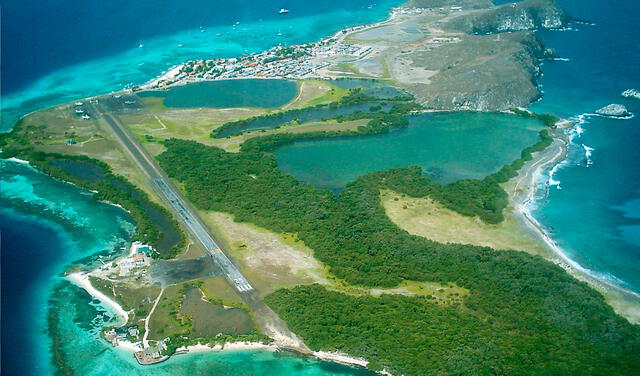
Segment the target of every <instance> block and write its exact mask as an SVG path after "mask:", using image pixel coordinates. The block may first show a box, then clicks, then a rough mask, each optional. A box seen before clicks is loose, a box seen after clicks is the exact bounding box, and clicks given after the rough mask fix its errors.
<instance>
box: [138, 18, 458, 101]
mask: <svg viewBox="0 0 640 376" xmlns="http://www.w3.org/2000/svg"><path fill="white" fill-rule="evenodd" d="M461 10H462V7H459V6H452V7H448V8H439V9H435V10H434V9H423V8H404V7H402V8H395V9H393V10H392V13H391V16H390V18H389V20H388V21H391V20H393V19H396V18H398V17H400V16H415V15H420V14H422V13H424V12H430V11H431V12H433V11H436V12H443V13H446V12H451V11H461ZM388 21H387V22H388ZM368 27H370V26H368V25H360V26H354V27H349V28H345V29H343V30H340V31H339V32H337V33H336V34H334V35H333V36H331V37H329V38H325V39H322V40H320V41H319V42H315V43H307V44H300V45H288V46H281V45H280V46H275V47H273V48H271V49H269V50H267V51H264V52H261V53H256V54H250V55H246V56H241V57H238V58H227V59H222V58H221V59H205V60H191V61H187V62H185V63H183V64H180V65H177V66H175V67H173V68H171V69H170V70H169V71H167V72H166V73H165V74H163V75H161V76H160V77H158V78H156V79H154V80H152V81H150V82H148V83H147V84H145V85H142V86H140V87H139V88H136V90H152V89H164V88H168V87H171V86H175V85H182V84H186V83H189V82H198V81H214V80H228V79H237V78H288V79H303V78H310V77H332V76H334V75H335V74H333V73H332V72H331V71H329V70H328V69H327V68H329V67H330V66H331V65H333V64H335V63H352V62H354V61H357V60H360V59H363V58H365V57H367V56H369V55H374V54H376V53H378V52H380V50H382V49H384V47H379V46H378V47H377V46H376V45H375V44H374V43H371V44H364V45H363V44H356V43H348V42H345V39H346V37H347V36H349V35H352V34H353V33H355V32H359V31H362V30H366V29H367V28H368ZM451 41H454V42H455V41H456V39H455V38H453V39H450V38H439V37H434V38H433V40H432V41H431V42H432V43H433V44H439V43H444V42H451Z"/></svg>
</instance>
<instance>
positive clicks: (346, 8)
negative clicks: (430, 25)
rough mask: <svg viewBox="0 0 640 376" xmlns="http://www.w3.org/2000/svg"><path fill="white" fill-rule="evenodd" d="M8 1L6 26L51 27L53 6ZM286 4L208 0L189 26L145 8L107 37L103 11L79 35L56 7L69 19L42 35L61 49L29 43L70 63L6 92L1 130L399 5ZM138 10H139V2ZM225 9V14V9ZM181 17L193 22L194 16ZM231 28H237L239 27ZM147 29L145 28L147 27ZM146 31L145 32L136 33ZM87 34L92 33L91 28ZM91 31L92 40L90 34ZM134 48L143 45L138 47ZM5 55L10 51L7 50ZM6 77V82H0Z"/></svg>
mask: <svg viewBox="0 0 640 376" xmlns="http://www.w3.org/2000/svg"><path fill="white" fill-rule="evenodd" d="M8 2H9V3H16V4H11V5H12V7H8V6H7V7H5V9H6V10H5V12H3V20H7V18H9V17H11V16H14V17H16V19H17V17H18V16H24V22H25V23H29V22H31V20H32V19H34V18H38V17H40V16H41V17H42V22H45V23H46V22H50V23H52V21H46V19H47V18H48V17H50V15H49V13H48V11H49V8H53V7H54V6H53V5H51V4H49V5H47V4H45V5H42V6H37V5H36V4H33V5H31V6H30V7H34V9H33V10H32V11H31V13H30V14H29V13H27V14H22V13H23V11H18V9H20V8H24V6H23V5H21V4H20V2H17V1H11V0H8ZM287 2H288V3H290V4H284V3H283V4H282V5H280V4H276V5H273V4H268V3H262V2H257V3H256V4H251V2H239V1H237V2H225V4H224V6H223V5H220V6H216V5H215V2H213V3H211V4H208V5H207V6H206V7H205V8H204V9H203V11H202V12H203V13H202V14H201V15H200V17H195V18H194V21H193V23H191V24H190V26H189V27H187V25H189V23H188V22H185V21H184V20H175V17H180V16H181V15H182V14H181V12H180V11H174V10H171V9H168V8H167V11H166V12H163V7H162V6H160V8H158V6H156V5H153V3H152V5H151V6H150V7H151V8H152V9H153V11H152V13H149V14H153V19H152V21H153V22H149V20H146V19H145V20H144V21H140V20H137V19H124V20H121V22H120V23H119V24H118V25H117V27H116V28H113V29H112V31H111V32H108V30H109V29H101V28H100V23H101V22H103V20H104V16H103V15H100V10H98V9H96V10H95V11H96V12H98V15H93V14H88V15H87V17H94V16H96V17H97V18H96V21H95V23H94V24H91V25H85V26H86V27H88V28H89V30H86V31H85V32H84V33H83V30H77V29H76V25H78V20H77V18H76V15H75V14H74V13H75V10H74V8H73V7H74V5H73V4H68V6H66V7H65V6H62V5H61V6H60V9H56V11H57V12H58V13H56V14H55V16H56V17H59V18H62V19H64V18H65V17H66V18H68V21H67V22H66V23H65V24H63V25H59V26H58V30H56V29H53V30H48V31H47V33H49V34H54V35H56V34H60V35H66V34H68V35H69V36H68V38H67V39H64V40H61V41H57V42H58V43H59V45H58V46H57V47H56V45H53V44H49V45H47V44H44V45H41V43H43V42H42V41H39V40H36V39H38V36H35V37H32V38H29V41H30V42H31V43H33V46H32V48H33V49H34V50H37V49H39V48H49V49H59V50H60V51H62V50H64V51H67V50H69V51H68V52H67V53H68V56H69V60H68V63H67V64H60V65H61V66H60V67H59V68H57V69H55V70H53V71H51V72H48V73H47V74H46V75H42V76H39V77H37V78H35V79H31V80H29V84H28V85H27V86H25V87H23V88H21V89H19V90H14V91H11V92H9V93H4V92H3V94H2V124H1V125H0V130H2V129H7V128H9V127H10V126H11V125H12V124H13V123H14V122H15V121H16V120H17V119H18V118H19V117H20V116H22V115H24V114H26V113H28V112H31V111H34V110H37V109H41V108H44V107H48V106H53V105H56V104H60V103H65V102H69V101H72V100H74V99H78V98H83V97H87V96H90V95H97V94H102V93H105V92H109V91H113V90H120V89H122V88H124V87H127V86H129V85H139V84H142V83H144V82H146V81H148V80H151V79H152V78H154V77H155V76H157V75H159V74H160V73H162V72H165V71H167V70H169V69H170V68H171V67H172V66H174V65H176V64H179V63H182V62H184V61H186V60H190V59H200V58H218V57H234V56H239V55H243V54H247V53H253V52H259V51H263V50H265V49H268V48H270V47H273V46H275V45H278V44H297V43H307V42H312V41H316V40H318V39H320V38H323V37H327V36H329V35H331V34H333V33H335V32H336V31H338V30H340V29H341V28H344V27H346V26H353V25H359V24H365V23H371V22H376V21H380V20H383V19H385V18H386V17H387V15H388V12H389V9H390V8H391V7H393V6H397V5H400V4H401V3H402V1H399V0H384V1H378V2H376V4H375V5H374V4H372V3H370V2H369V1H364V0H348V1H345V2H342V3H341V4H339V5H336V4H333V3H332V2H327V1H321V2H316V3H314V4H308V5H304V4H303V3H298V2H292V1H287ZM71 3H73V2H71ZM116 3H118V4H120V3H121V5H120V6H119V7H120V9H119V10H115V9H112V10H110V11H111V12H118V13H117V14H112V15H111V17H113V18H114V19H119V18H122V17H123V16H122V15H121V14H120V12H122V14H123V15H126V14H127V12H124V11H123V10H124V9H128V8H129V7H130V6H131V4H130V3H127V2H124V1H120V0H118V1H117V2H116ZM141 3H142V2H141ZM7 5H9V4H7ZM115 5H117V4H115ZM137 5H138V6H140V7H142V4H137ZM281 6H286V7H287V8H288V9H291V13H290V14H288V15H286V16H277V15H274V13H275V12H276V11H277V10H278V9H279V8H280V7H281ZM14 8H15V9H14ZM56 8H57V7H56ZM116 8H118V6H116ZM27 9H28V8H27ZM223 9H224V11H222V10H223ZM136 10H139V9H132V10H131V11H132V14H136ZM10 11H11V12H10ZM40 13H43V14H40ZM184 16H185V17H187V16H189V17H192V18H193V14H189V15H184ZM149 17H150V16H149ZM108 18H109V17H107V19H108ZM196 19H197V21H196ZM15 22H16V21H11V22H9V20H7V21H6V22H5V24H7V25H9V26H11V24H13V23H15ZM236 22H239V23H238V24H236ZM149 23H150V25H147V24H149ZM163 23H171V24H173V23H176V24H178V23H180V24H183V25H182V26H183V29H181V30H176V31H173V32H169V33H167V32H166V31H165V30H166V28H163V27H162V25H163ZM185 24H186V25H185ZM143 25H146V26H147V27H148V28H147V29H145V30H140V28H141V27H142V26H143ZM9 26H6V27H9ZM114 26H115V25H114ZM201 26H203V27H201ZM104 27H105V28H106V27H107V26H104ZM67 28H68V30H67ZM92 28H97V29H96V30H93V29H92ZM100 30H102V32H100ZM154 30H156V35H153V36H145V37H144V40H141V39H138V40H135V39H134V40H132V35H141V34H149V33H150V32H153V31H154ZM89 32H90V34H87V33H89ZM11 33H13V34H18V33H19V34H20V36H22V34H24V33H28V30H24V28H19V27H18V26H16V28H15V29H11V30H6V29H5V27H4V25H3V33H2V34H3V43H4V44H6V45H7V46H8V45H9V43H19V39H18V38H15V41H13V40H12V39H10V38H6V39H5V37H6V36H7V34H11ZM93 34H96V35H93ZM279 34H280V35H279ZM45 37H47V36H46V35H42V36H41V37H40V39H43V38H45ZM141 38H142V37H141ZM114 40H115V41H120V45H119V46H112V45H113V44H114ZM96 43H97V44H100V45H109V46H110V47H111V48H110V51H111V53H109V54H106V55H105V54H100V55H99V57H96V58H92V59H88V60H83V59H82V57H80V56H79V57H77V58H76V56H75V55H76V54H78V53H79V52H77V51H80V50H87V49H88V50H89V52H87V53H85V54H84V55H83V56H90V55H96V51H98V50H97V48H98V47H96V48H94V49H91V48H90V46H91V45H95V44H96ZM73 44H80V45H79V46H78V48H75V49H74V48H69V47H70V45H71V46H73ZM139 45H142V47H138V46H139ZM5 49H7V50H9V47H7V48H5ZM10 50H11V51H16V53H17V52H20V53H21V56H20V58H22V59H24V60H25V66H26V62H31V61H33V59H36V58H39V55H38V57H36V56H35V55H34V56H31V55H29V54H28V53H27V52H28V46H25V45H24V44H23V45H18V46H15V47H13V48H11V49H10ZM25 50H27V52H25ZM22 55H24V56H22ZM36 55H37V54H36ZM3 57H4V53H3ZM12 58H13V59H15V58H17V56H15V57H12V56H9V57H6V59H12ZM47 63H48V61H42V64H47ZM14 74H19V75H27V76H28V75H29V74H30V72H29V71H23V70H21V69H20V67H16V68H15V73H14ZM3 78H6V79H9V78H11V77H5V76H3Z"/></svg>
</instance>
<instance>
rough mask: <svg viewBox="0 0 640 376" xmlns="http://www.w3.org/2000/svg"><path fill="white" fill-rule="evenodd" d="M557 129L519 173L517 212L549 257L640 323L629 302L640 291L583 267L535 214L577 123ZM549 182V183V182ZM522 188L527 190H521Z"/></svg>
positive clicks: (513, 192)
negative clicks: (541, 191) (541, 192)
mask: <svg viewBox="0 0 640 376" xmlns="http://www.w3.org/2000/svg"><path fill="white" fill-rule="evenodd" d="M556 125H557V131H556V132H554V134H553V138H554V141H553V144H552V145H551V146H549V147H548V148H547V149H545V150H543V151H541V152H539V153H537V155H535V156H534V158H533V159H532V160H531V161H530V162H529V163H528V164H527V165H525V166H524V167H523V168H522V169H521V170H520V172H519V174H518V176H517V177H516V178H515V179H516V184H515V186H513V187H512V188H511V189H509V197H510V201H511V206H512V208H513V210H512V211H513V213H514V214H515V215H516V216H517V217H518V219H519V220H520V222H521V223H523V224H524V225H525V226H526V228H527V229H528V230H530V231H531V232H533V233H534V234H536V236H537V237H538V238H540V240H541V241H542V242H543V243H544V244H545V245H546V246H547V248H548V249H549V250H550V254H549V257H546V258H547V259H549V260H550V261H552V262H553V263H555V264H556V265H558V266H560V267H561V268H563V269H565V270H566V271H567V272H568V273H569V274H571V275H572V276H573V277H574V278H576V279H579V280H581V281H584V282H587V283H588V284H589V285H590V286H591V287H592V288H594V289H596V290H597V291H599V292H600V293H602V294H603V295H604V297H605V300H606V301H607V303H609V305H611V307H612V308H613V309H614V310H615V311H616V313H617V314H619V315H620V316H622V317H624V318H626V319H627V320H628V321H629V322H631V323H633V324H638V323H640V312H639V310H638V308H637V307H630V306H629V304H627V303H628V302H629V301H630V300H631V301H635V302H636V303H637V302H639V301H640V294H638V293H636V292H634V291H631V290H629V289H627V288H625V287H622V286H620V285H617V284H615V283H613V282H610V281H608V280H606V279H604V278H602V277H599V276H597V275H596V274H594V273H593V272H592V271H591V270H589V269H586V268H584V267H582V266H581V265H580V264H579V263H577V262H576V261H574V260H572V259H571V258H570V257H569V256H568V255H567V254H566V253H564V251H563V250H562V248H561V247H560V246H558V244H557V243H556V242H555V241H554V239H553V237H552V236H551V234H550V233H549V232H548V231H547V230H546V229H545V228H544V226H543V225H542V224H540V222H539V221H538V220H537V219H536V218H535V216H534V215H533V214H532V205H533V204H535V202H536V194H537V193H538V189H539V187H540V186H542V185H543V184H541V181H543V180H545V178H547V179H548V174H549V172H550V171H552V169H553V168H554V167H555V166H557V165H559V164H561V163H563V162H564V161H565V160H566V158H567V154H568V151H567V148H568V145H569V142H570V141H569V136H568V135H567V134H565V132H564V131H565V130H567V129H569V128H570V127H571V126H572V125H573V122H572V121H570V120H561V121H560V122H558V123H557V124H556ZM547 184H548V183H547ZM519 188H522V189H523V190H524V192H521V191H520V190H519Z"/></svg>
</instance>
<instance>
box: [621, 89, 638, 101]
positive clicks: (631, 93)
mask: <svg viewBox="0 0 640 376" xmlns="http://www.w3.org/2000/svg"><path fill="white" fill-rule="evenodd" d="M621 95H622V96H623V97H625V98H635V99H640V91H638V90H636V89H627V90H625V91H623V92H622V94H621Z"/></svg>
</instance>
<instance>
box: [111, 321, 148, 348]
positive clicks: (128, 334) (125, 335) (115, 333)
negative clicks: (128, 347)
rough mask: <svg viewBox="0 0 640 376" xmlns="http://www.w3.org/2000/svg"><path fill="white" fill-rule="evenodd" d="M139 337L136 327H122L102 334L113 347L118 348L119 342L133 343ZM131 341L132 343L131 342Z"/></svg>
mask: <svg viewBox="0 0 640 376" xmlns="http://www.w3.org/2000/svg"><path fill="white" fill-rule="evenodd" d="M139 335H140V330H139V329H138V325H124V326H121V327H119V328H111V329H109V330H107V331H106V332H104V337H105V338H106V339H107V341H110V342H111V344H112V345H113V346H118V342H119V341H128V342H135V341H137V340H138V339H139V338H138V337H139ZM132 339H133V341H132Z"/></svg>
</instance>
